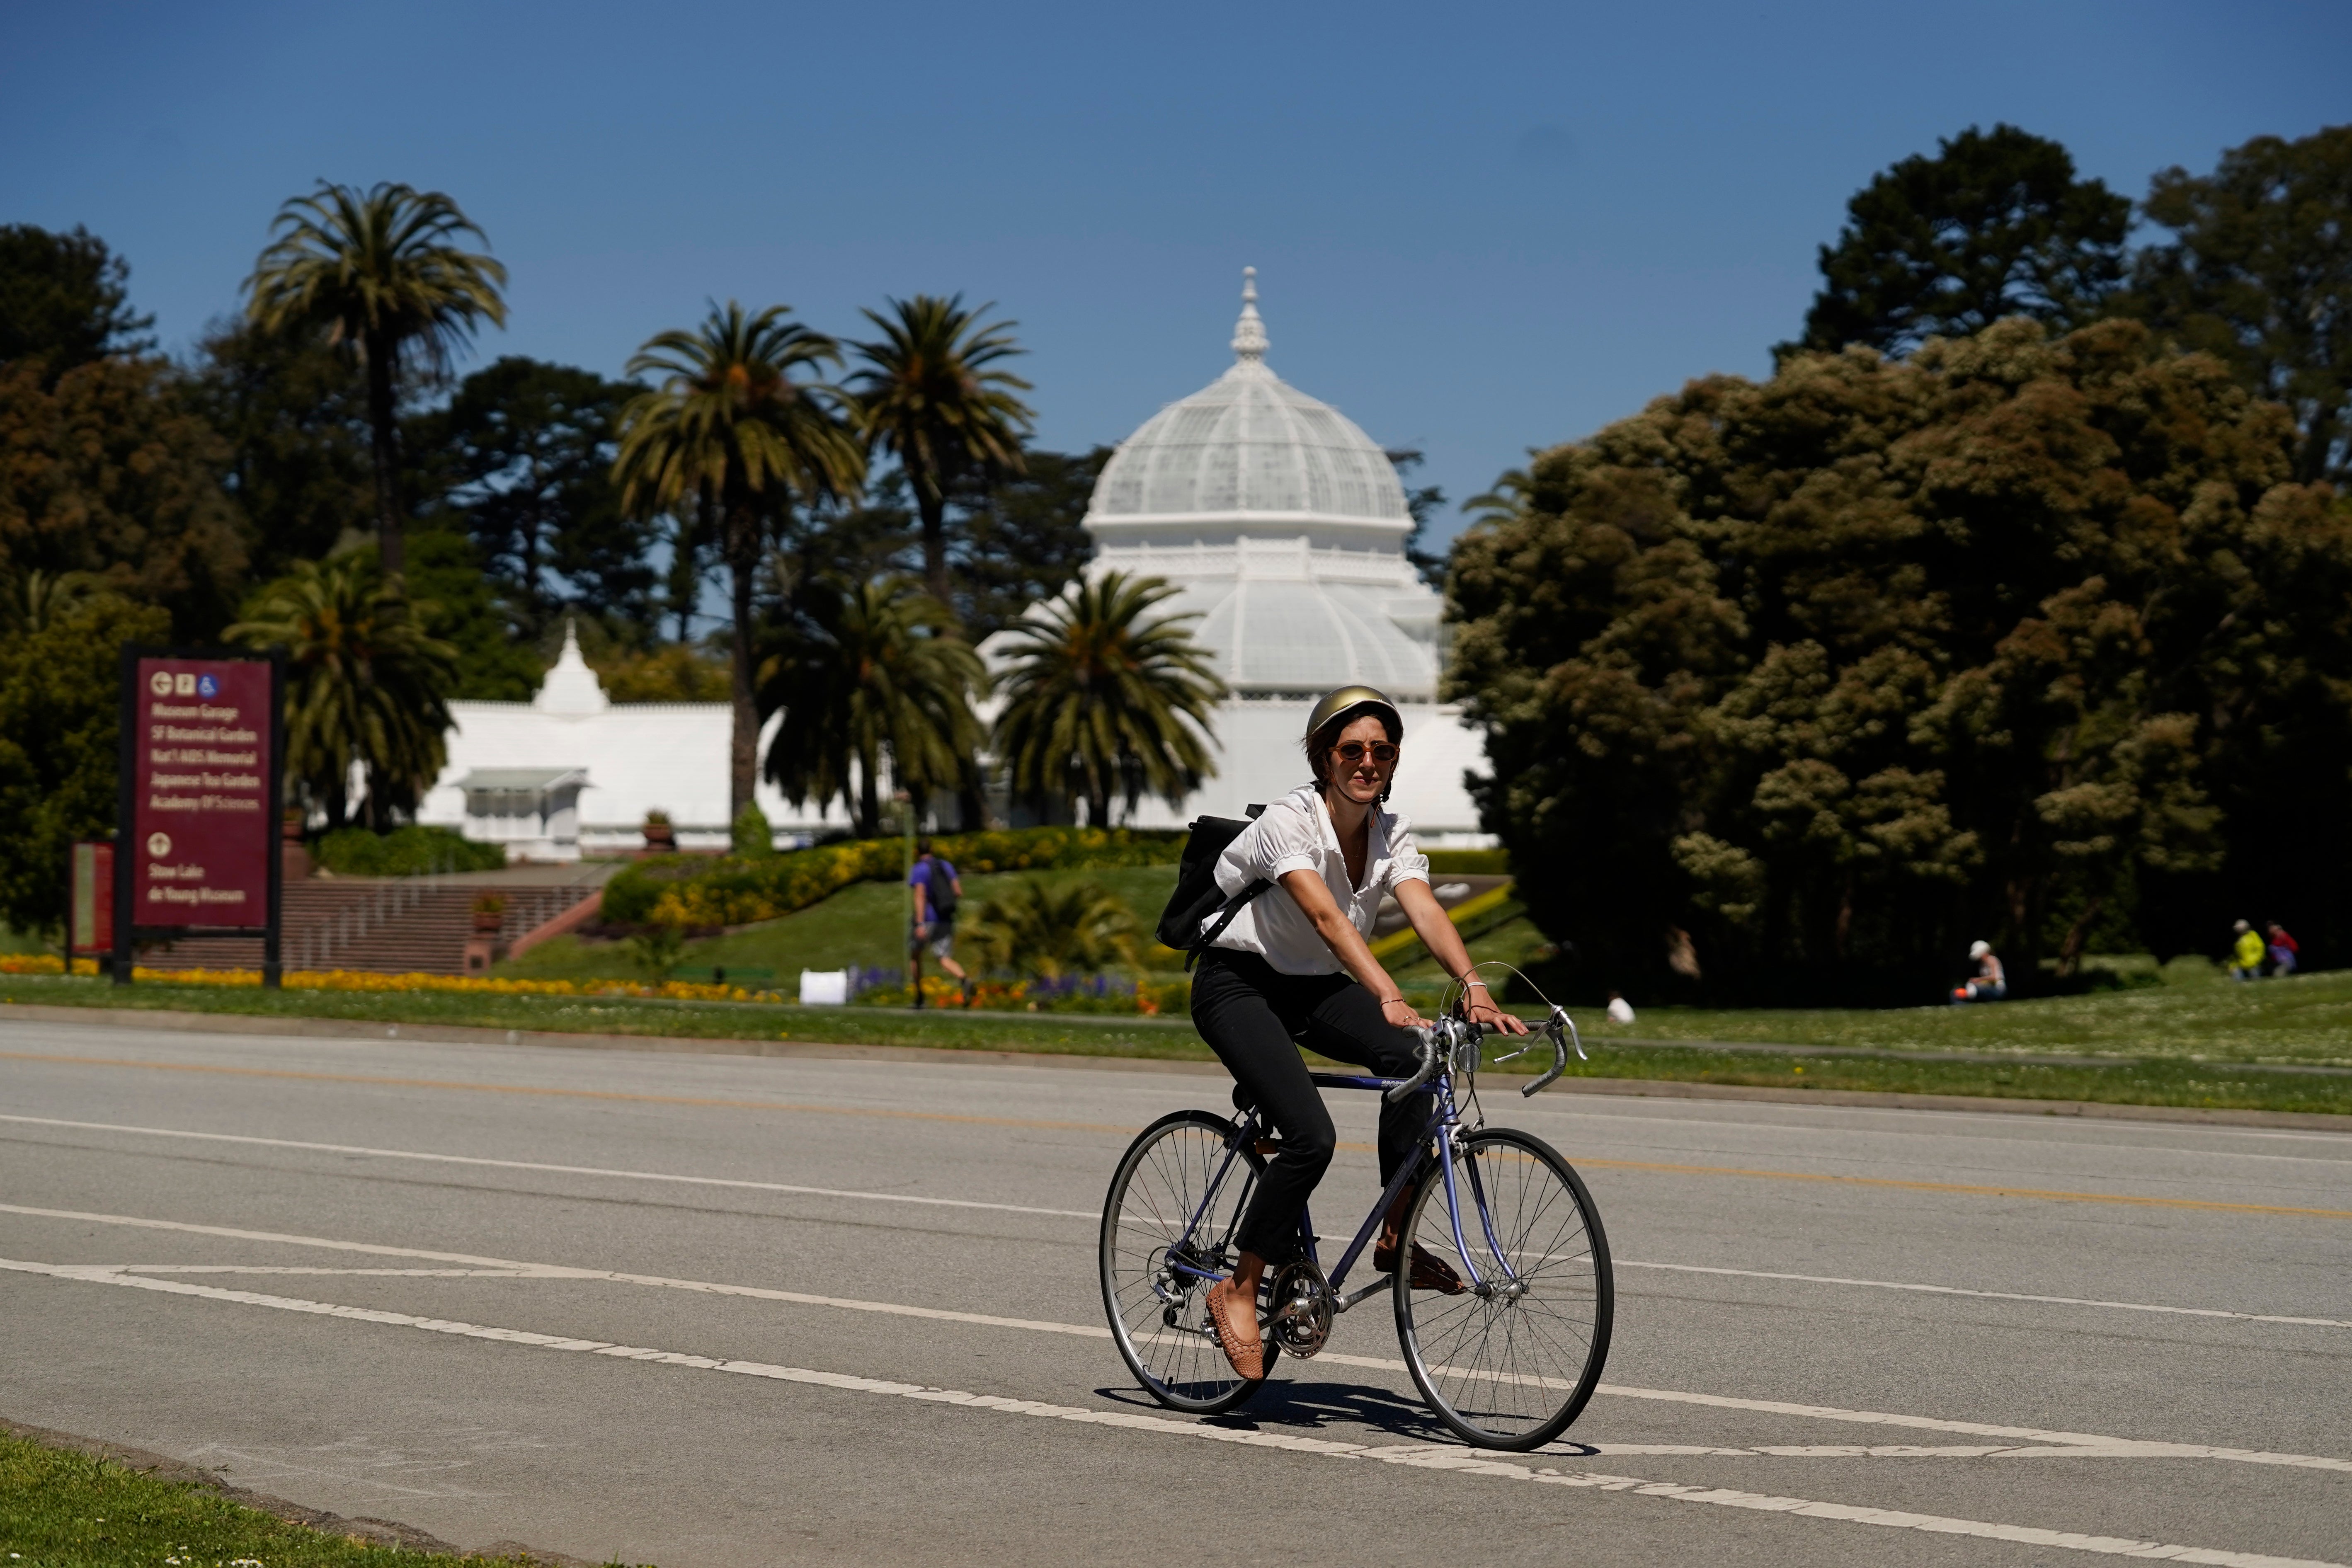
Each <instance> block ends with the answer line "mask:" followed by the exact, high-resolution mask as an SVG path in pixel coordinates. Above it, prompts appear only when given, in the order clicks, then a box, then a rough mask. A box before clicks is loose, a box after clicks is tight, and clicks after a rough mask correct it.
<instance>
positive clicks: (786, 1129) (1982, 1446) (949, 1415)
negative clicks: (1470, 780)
mask: <svg viewBox="0 0 2352 1568" xmlns="http://www.w3.org/2000/svg"><path fill="white" fill-rule="evenodd" d="M1223 1098H1224V1085H1223V1080H1222V1079H1214V1078H1210V1077H1205V1076H1197V1075H1192V1074H1184V1073H1145V1072H1122V1071H1109V1070H1085V1069H1078V1068H1069V1069H1040V1068H1006V1067H996V1066H985V1065H974V1066H971V1067H963V1066H934V1065H920V1066H916V1065H906V1064H900V1063H874V1062H860V1061H826V1060H807V1059H803V1060H790V1059H782V1060H780V1059H756V1058H732V1057H723V1056H667V1055H656V1054H651V1053H647V1054H638V1053H622V1052H603V1051H589V1050H564V1049H536V1048H529V1047H520V1048H485V1047H456V1046H434V1045H421V1044H412V1043H406V1042H400V1041H393V1040H387V1041H383V1042H374V1041H347V1040H339V1041H326V1040H298V1039H282V1038H262V1037H236V1036H222V1035H193V1034H191V1035H180V1034H173V1033H169V1032H165V1031H161V1030H145V1029H124V1028H116V1027H106V1026H79V1025H67V1024H27V1023H21V1022H14V1021H0V1324H5V1334H0V1415H6V1416H9V1417H12V1418H14V1419H16V1420H18V1421H24V1422H30V1423H33V1424H35V1425H38V1426H50V1427H57V1428H61V1429H64V1430H68V1431H72V1432H78V1433H81V1434H85V1435H88V1436H99V1437H103V1438H107V1439H110V1440H113V1441H118V1442H121V1443H123V1444H125V1445H129V1446H133V1447H143V1448H149V1449H153V1450H157V1451H160V1452H163V1453H165V1454H169V1455H172V1456H173V1457H175V1458H182V1459H185V1460H188V1461H190V1462H192V1463H195V1464H199V1465H204V1466H207V1467H214V1468H219V1469H220V1470H222V1471H224V1472H225V1473H226V1475H227V1476H228V1478H229V1479H233V1480H235V1481H236V1482H238V1483H240V1484H243V1485H247V1486H251V1487H254V1488H257V1489H261V1490H264V1491H268V1492H273V1493H276V1494H278V1495H279V1496H283V1497H287V1498H290V1499H293V1500H297V1501H299V1502H302V1503H305V1504H308V1505H310V1506H312V1507H317V1508H322V1509H327V1510H333V1511H335V1512H338V1513H342V1514H346V1515H353V1516H373V1517H379V1518H387V1519H393V1520H397V1521H402V1522H404V1523H408V1524H412V1525H415V1526H418V1527H420V1528H422V1529H425V1530H426V1531H431V1532H433V1533H434V1534H436V1535H439V1536H442V1537H443V1538H445V1539H447V1540H451V1541H456V1542H461V1543H464V1544H467V1545H479V1544H482V1543H485V1542H490V1541H493V1540H499V1539H515V1540H521V1541H526V1542H531V1543H533V1544H534V1545H537V1546H541V1547H543V1548H548V1549H551V1550H554V1551H559V1552H569V1553H572V1554H573V1555H576V1556H580V1557H583V1558H589V1559H593V1560H597V1561H603V1560H604V1559H606V1558H608V1557H618V1558H621V1559H624V1560H626V1561H628V1562H632V1563H659V1564H662V1565H664V1568H701V1565H710V1568H731V1565H737V1564H741V1565H747V1568H748V1565H753V1564H773V1563H935V1562H942V1561H949V1562H957V1563H967V1562H978V1563H1014V1562H1019V1563H1048V1564H1051V1563H1081V1562H1083V1563H1150V1564H1155V1565H1157V1564H1163V1563H1168V1562H1170V1561H1171V1560H1178V1559H1197V1558H1201V1557H1203V1556H1207V1557H1210V1558H1212V1559H1214V1558H1217V1557H1225V1558H1229V1559H1231V1560H1234V1561H1246V1562H1262V1561H1274V1560H1278V1559H1279V1560H1290V1559H1297V1558H1301V1557H1307V1558H1317V1559H1321V1560H1325V1561H1331V1562H1338V1563H1443V1562H1448V1561H1458V1562H1464V1563H1571V1562H1572V1563H1580V1564H1591V1563H1707V1564H1709V1565H1710V1568H1730V1565H1733V1564H1747V1563H1776V1564H1777V1563H1803V1564H1808V1565H1811V1564H1822V1563H1922V1564H1943V1563H1950V1564H2011V1563H2075V1562H2088V1561H2091V1560H2092V1559H2094V1558H2096V1557H2098V1556H2100V1555H2114V1554H2118V1553H2127V1554H2131V1555H2137V1556H2144V1557H2153V1558H2158V1559H2163V1560H2171V1561H2179V1562H2193V1563H2233V1564H2242V1565H2243V1564H2257V1563H2280V1562H2294V1561H2305V1562H2313V1561H2315V1562H2326V1563H2347V1562H2352V1137H2347V1136H2343V1135H2337V1134H2332V1133H2326V1132H2318V1133H2314V1132H2303V1131H2269V1130H2263V1131H2252V1130H2242V1129H2223V1128H2211V1127H2191V1126H2179V1125H2170V1124H2157V1123H2145V1122H2119V1121H2071V1120H2069V1121H2061V1120H2056V1119H2042V1118H2030V1117H2020V1116H2004V1115H1991V1114H1952V1113H1939V1112H1914V1111H1885V1110H1830V1109H1814V1108H1811V1107H1792V1106H1780V1105H1748V1104H1737V1103H1723V1102H1691V1101H1658V1102H1646V1101H1636V1100H1623V1099H1601V1098H1599V1097H1590V1098H1588V1097H1581V1096H1578V1095H1574V1094H1570V1093H1563V1092H1558V1091H1555V1092H1552V1093H1549V1094H1547V1095H1545V1096H1544V1097H1542V1098H1540V1099H1539V1100H1536V1101H1533V1102H1525V1101H1521V1100H1518V1098H1517V1096H1516V1095H1507V1096H1505V1095H1498V1096H1496V1098H1495V1099H1494V1100H1490V1101H1489V1102H1488V1106H1487V1110H1488V1112H1489V1114H1490V1116H1491V1118H1492V1119H1493V1120H1494V1121H1498V1122H1508V1123H1513V1124H1517V1125H1520V1126H1524V1127H1526V1128H1528V1130H1530V1131H1534V1132H1536V1133H1538V1134H1539V1135H1540V1136H1542V1137H1544V1138H1547V1139H1549V1141H1551V1142H1553V1143H1554V1144H1556V1145H1557V1146H1558V1147H1559V1148H1560V1149H1561V1150H1562V1151H1563V1152H1565V1153H1566V1154H1567V1155H1568V1157H1569V1158H1570V1160H1571V1161H1573V1162H1575V1163H1578V1164H1579V1166H1580V1168H1581V1169H1582V1170H1583V1171H1584V1173H1585V1174H1586V1176H1587V1178H1588V1179H1589V1181H1590V1183H1591V1186H1592V1189H1593V1191H1594V1193H1595V1195H1596V1197H1597V1198H1598V1200H1599V1203H1600V1205H1601V1212H1602V1214H1603V1215H1604V1217H1605V1219H1606V1221H1607V1224H1608V1227H1609V1231H1610V1237H1611V1240H1612V1245H1613V1247H1614V1248H1615V1250H1616V1252H1617V1254H1618V1257H1619V1258H1620V1260H1621V1270H1620V1275H1619V1287H1620V1289H1619V1317H1618V1331H1617V1341H1616V1347H1615V1351H1614V1352H1613V1354H1612V1358H1611V1362H1610V1366H1609V1373H1608V1377H1607V1381H1606V1385H1605V1386H1604V1389H1603V1391H1602V1393H1601V1394H1600V1396H1598V1397H1597V1398H1595V1400H1594V1401H1593V1403H1592V1405H1591V1408H1590V1409H1589V1411H1588V1412H1587V1413H1586V1415H1585V1416H1584V1417H1583V1419H1582V1420H1581V1421H1580V1422H1579V1423H1578V1424H1577V1425H1576V1426H1574V1427H1572V1428H1570V1431H1569V1433H1568V1434H1567V1437H1566V1439H1565V1440H1564V1441H1563V1442H1562V1443H1561V1444H1560V1445H1558V1446H1556V1447H1555V1448H1554V1449H1553V1450H1551V1451H1549V1452H1546V1453H1543V1454H1538V1455H1534V1456H1528V1457H1525V1458H1518V1457H1506V1458H1503V1459H1501V1460H1499V1461H1498V1460H1496V1459H1492V1458H1485V1457H1481V1456H1477V1455H1474V1454H1473V1453H1471V1452H1470V1451H1468V1450H1465V1449H1463V1448H1461V1447H1457V1446H1454V1445H1452V1444H1451V1443H1449V1442H1447V1441H1445V1440H1444V1439H1443V1438H1442V1436H1441V1434H1440V1433H1439V1432H1438V1431H1437V1430H1436V1429H1435V1427H1434V1426H1433V1423H1432V1422H1431V1420H1430V1419H1429V1418H1428V1416H1427V1415H1426V1414H1425V1412H1424V1411H1423V1408H1422V1407H1421V1405H1419V1403H1418V1401H1417V1399H1416V1397H1415V1395H1414V1394H1413V1392H1412V1384H1411V1383H1410V1381H1409V1380H1408V1379H1407V1377H1406V1376H1405V1374H1404V1373H1402V1370H1400V1368H1399V1366H1398V1363H1397V1362H1396V1356H1397V1347H1396V1342H1395V1339H1394V1332H1393V1328H1392V1325H1391V1320H1390V1318H1389V1316H1388V1314H1387V1312H1386V1311H1385V1310H1381V1299H1379V1298H1375V1300H1374V1301H1373V1302H1371V1303H1368V1304H1367V1308H1365V1309H1360V1310H1357V1311H1356V1312H1353V1313H1351V1314H1349V1315H1348V1316H1347V1317H1344V1318H1342V1319H1341V1320H1340V1321H1339V1327H1338V1329H1337V1331H1335V1333H1334V1335H1333V1341H1332V1344H1331V1346H1330V1348H1329V1352H1328V1353H1327V1355H1326V1356H1325V1357H1324V1358H1322V1359H1319V1360H1318V1361H1315V1362H1311V1363H1296V1362H1290V1361H1285V1362H1284V1363H1281V1366H1280V1369H1279V1372H1278V1374H1277V1375H1278V1378H1279V1379H1280V1381H1279V1382H1277V1383H1275V1384H1269V1385H1268V1386H1267V1388H1266V1389H1265V1391H1264V1393H1263V1394H1261V1396H1260V1398H1259V1399H1258V1400H1257V1402H1256V1403H1255V1405H1251V1406H1248V1407H1245V1408H1244V1412H1243V1413H1242V1417H1243V1418H1240V1419H1234V1418H1228V1419H1226V1420H1224V1421H1222V1422H1215V1423H1209V1424H1205V1425H1204V1424H1202V1423H1198V1422H1194V1421H1192V1420H1189V1419H1187V1418H1183V1417H1181V1416H1175V1415H1171V1413H1167V1412H1162V1411H1160V1410H1159V1409H1158V1408H1157V1407H1156V1406H1153V1405H1150V1404H1149V1402H1148V1401H1145V1400H1144V1399H1143V1398H1142V1397H1141V1396H1140V1394H1139V1392H1138V1391H1137V1390H1136V1389H1135V1388H1134V1387H1133V1386H1132V1384H1131V1383H1130V1380H1129V1376H1128V1374H1127V1373H1126V1371H1125V1369H1124V1368H1123V1367H1122V1365H1121V1364H1120V1363H1119V1361H1118V1357H1117V1355H1116V1353H1115V1352H1113V1350H1112V1348H1111V1346H1110V1344H1109V1343H1108V1340H1107V1339H1106V1338H1105V1337H1104V1335H1103V1333H1102V1331H1101V1323H1102V1318H1101V1307H1100V1302H1099V1298H1098V1297H1097V1290H1096V1284H1095V1277H1094V1250H1093V1238H1094V1224H1093V1220H1092V1217H1091V1216H1092V1214H1093V1212H1094V1210H1095V1209H1096V1207H1097V1205H1098V1203H1099V1201H1100V1197H1101V1194H1102V1191H1103V1187H1104V1185H1105V1184H1106V1183H1107V1181H1108V1176H1109V1173H1110V1170H1111V1167H1112V1164H1113V1163H1114V1161H1115V1160H1116V1158H1117V1157H1118V1153H1119V1151H1120V1150H1121V1149H1122V1147H1123V1146H1124V1145H1125V1144H1126V1142H1127V1141H1128V1139H1129V1136H1130V1135H1131V1133H1132V1131H1133V1130H1135V1129H1137V1128H1139V1127H1140V1126H1142V1125H1143V1124H1144V1123H1145V1122H1146V1121H1150V1119H1151V1118H1152V1117H1154V1116H1156V1115H1158V1114H1159V1113H1160V1112H1161V1111H1164V1110H1172V1109H1175V1108H1177V1107H1180V1106H1183V1105H1186V1104H1202V1105H1207V1106H1211V1107H1216V1106H1220V1105H1222V1104H1223ZM1335 1098H1336V1099H1337V1100H1338V1101H1339V1103H1338V1105H1337V1110H1338V1112H1339V1118H1340V1126H1341V1136H1342V1137H1343V1138H1344V1139H1348V1140H1350V1141H1351V1142H1354V1143H1355V1144H1356V1145H1358V1146H1357V1147H1355V1148H1352V1149H1348V1150H1344V1151H1343V1152H1342V1153H1341V1155H1340V1157H1339V1163H1338V1165H1337V1166H1336V1167H1335V1169H1334V1171H1333V1173H1332V1176H1331V1177H1330V1179H1329V1182H1328V1184H1327V1185H1326V1189H1325V1192H1326V1194H1327V1205H1328V1207H1329V1208H1330V1210H1331V1211H1332V1212H1333V1213H1334V1214H1336V1213H1338V1212H1339V1209H1340V1207H1341V1206H1342V1205H1341V1202H1340V1200H1341V1199H1342V1198H1343V1197H1344V1200H1345V1206H1348V1207H1350V1208H1355V1209H1356V1210H1357V1212H1360V1205H1363V1204H1365V1203H1368V1202H1369V1200H1370V1192H1371V1184H1372V1182H1371V1170H1370V1164H1371V1162H1370V1154H1369V1152H1367V1148H1366V1146H1367V1145H1368V1144H1369V1141H1370V1117H1371V1106H1370V1097H1357V1096H1340V1097H1335ZM1325 1228H1326V1229H1327V1230H1337V1229H1338V1228H1339V1226H1338V1224H1337V1223H1336V1221H1334V1220H1329V1219H1327V1221H1326V1226H1325ZM615 1347H623V1348H625V1349H626V1351H627V1353H625V1354H623V1353H615Z"/></svg>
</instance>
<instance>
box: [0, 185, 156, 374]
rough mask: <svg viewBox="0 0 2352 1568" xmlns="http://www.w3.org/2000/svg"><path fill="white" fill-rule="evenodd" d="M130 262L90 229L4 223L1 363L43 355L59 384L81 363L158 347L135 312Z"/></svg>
mask: <svg viewBox="0 0 2352 1568" xmlns="http://www.w3.org/2000/svg"><path fill="white" fill-rule="evenodd" d="M130 277H131V268H130V266H129V264H128V263H126V262H125V261H124V260H123V259H122V258H121V257H119V256H116V255H115V254H113V253H112V252H111V251H110V250H108V249H107V248H106V242H105V241H104V240H102V239H100V238H99V237H97V236H96V235H94V234H92V233H90V232H89V230H88V229H86V228H80V227H77V228H75V230H74V231H73V232H72V233H71V234H51V233H50V232H49V231H48V230H47V229H44V228H36V227H34V226H32V225H30V224H0V365H5V364H9V363H14V362H16V361H17V360H27V359H30V360H38V361H40V362H41V363H42V366H43V376H44V379H45V380H47V381H51V382H54V381H55V380H56V379H57V378H58V376H60V375H63V374H65V373H66V372H67V371H69V370H71V369H73V368H74V366H76V365H78V364H88V363H89V362H90V361H92V360H94V359H102V358H104V357H105V356H106V355H108V354H135V353H142V352H143V351H145V350H147V349H150V348H152V347H153V346H154V344H153V342H152V340H151V339H148V338H146V337H144V336H142V334H143V333H144V332H145V331H147V329H148V328H150V327H152V326H153V325H154V324H155V318H154V317H152V316H142V315H138V314H136V313H134V312H133V311H132V310H131V304H130V299H131V295H130V290H129V289H128V287H127V283H128V280H129V279H130Z"/></svg>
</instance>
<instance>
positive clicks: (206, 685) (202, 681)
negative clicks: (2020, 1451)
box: [196, 675, 220, 697]
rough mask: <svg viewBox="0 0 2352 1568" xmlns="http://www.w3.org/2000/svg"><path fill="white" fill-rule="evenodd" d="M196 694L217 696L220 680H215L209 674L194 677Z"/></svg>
mask: <svg viewBox="0 0 2352 1568" xmlns="http://www.w3.org/2000/svg"><path fill="white" fill-rule="evenodd" d="M196 695H197V696H199V697H217V696H219V695H220V682H219V681H217V680H215V679H213V678H212V677H211V676H209V675H199V676H198V677H196Z"/></svg>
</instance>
